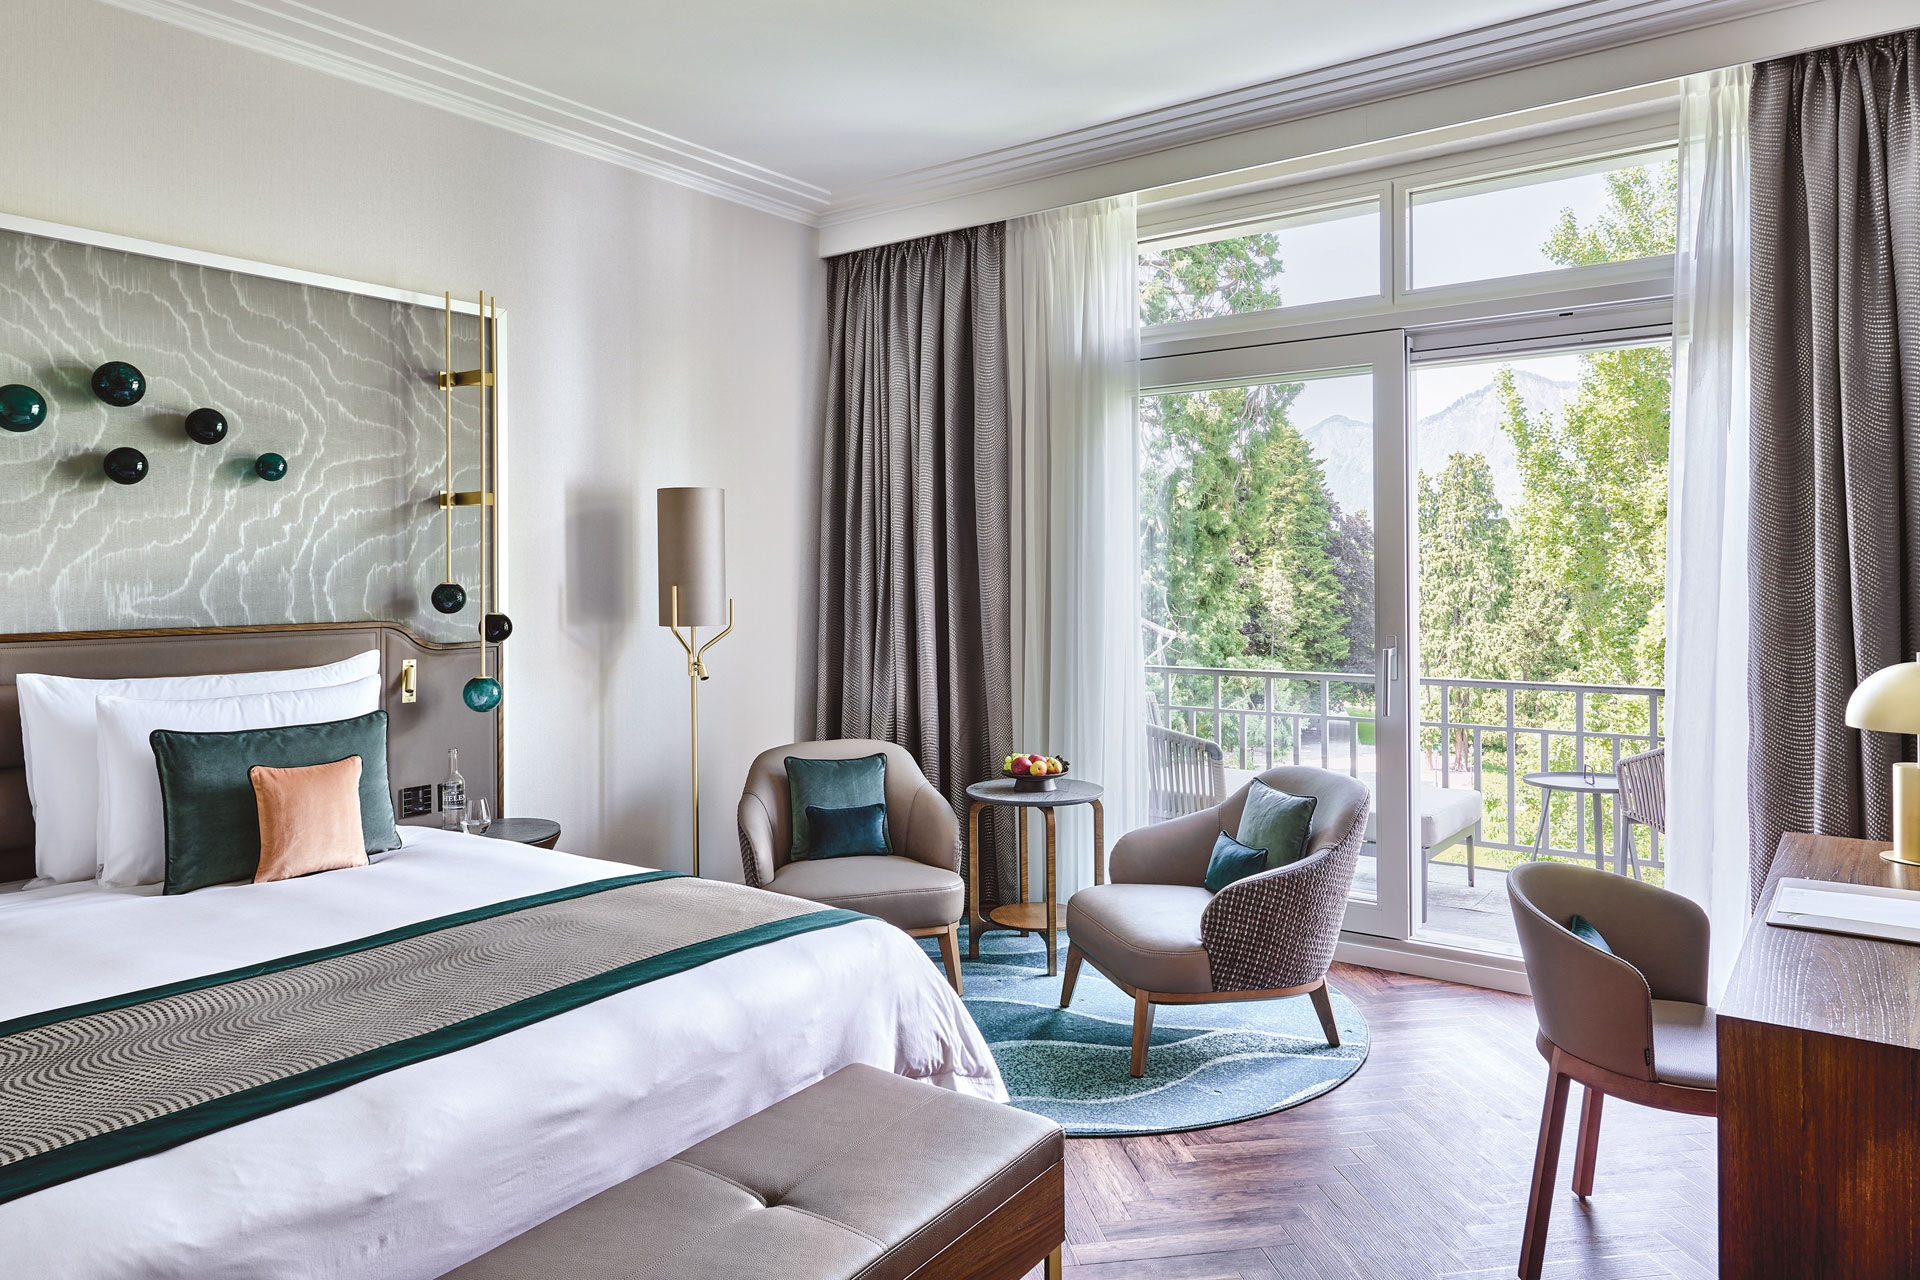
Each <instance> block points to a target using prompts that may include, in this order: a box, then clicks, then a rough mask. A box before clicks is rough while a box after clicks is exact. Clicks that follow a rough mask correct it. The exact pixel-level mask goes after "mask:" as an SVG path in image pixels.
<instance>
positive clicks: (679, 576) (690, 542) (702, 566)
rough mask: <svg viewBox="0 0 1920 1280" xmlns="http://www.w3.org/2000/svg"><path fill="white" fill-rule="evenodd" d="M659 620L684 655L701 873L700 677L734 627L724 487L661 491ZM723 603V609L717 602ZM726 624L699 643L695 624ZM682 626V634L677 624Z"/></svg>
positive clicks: (695, 840) (697, 867)
mask: <svg viewBox="0 0 1920 1280" xmlns="http://www.w3.org/2000/svg"><path fill="white" fill-rule="evenodd" d="M659 532H660V576H659V586H660V625H661V626H663V627H671V628H673V638H674V639H675V640H678V641H679V642H680V647H681V648H682V649H684V650H686V654H687V714H688V721H689V725H690V734H691V745H692V752H691V754H690V757H689V759H690V768H691V771H692V774H693V777H692V787H693V874H694V875H696V876H697V875H699V874H700V682H701V681H702V680H705V679H706V678H707V650H709V649H711V648H713V646H714V645H716V644H718V643H719V642H720V640H721V637H723V636H725V635H726V634H727V633H728V632H729V631H732V630H733V598H732V597H731V596H729V595H728V594H727V495H726V491H725V490H724V489H699V488H683V489H662V490H660V492H659ZM723 603H724V604H725V608H724V609H723V608H722V607H721V606H722V604H723ZM723 616H724V617H725V619H726V626H724V627H722V628H721V629H720V631H719V632H718V633H716V634H715V635H714V636H712V637H711V638H710V639H708V640H707V642H706V643H705V644H702V643H700V637H699V628H701V627H718V626H720V621H721V618H722V617H723ZM683 626H684V627H685V628H686V633H685V634H684V635H683V634H681V631H680V628H681V627H683Z"/></svg>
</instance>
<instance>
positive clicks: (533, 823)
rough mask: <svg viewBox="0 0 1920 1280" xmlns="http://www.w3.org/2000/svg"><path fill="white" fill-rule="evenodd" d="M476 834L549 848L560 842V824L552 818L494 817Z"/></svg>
mask: <svg viewBox="0 0 1920 1280" xmlns="http://www.w3.org/2000/svg"><path fill="white" fill-rule="evenodd" d="M473 834H475V835H477V836H486V837H487V838H488V839H489V840H512V841H515V842H517V843H519V844H530V845H532V846H533V847H534V848H536V849H551V848H553V846H555V845H557V844H559V843H560V824H559V823H557V822H555V821H554V820H553V819H552V818H495V819H494V820H493V821H492V822H491V823H490V824H488V826H487V829H486V830H485V831H476V832H474V833H473Z"/></svg>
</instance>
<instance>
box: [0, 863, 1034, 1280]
mask: <svg viewBox="0 0 1920 1280" xmlns="http://www.w3.org/2000/svg"><path fill="white" fill-rule="evenodd" d="M402 830H403V831H404V832H405V835H406V843H405V846H404V847H403V848H401V849H399V850H397V851H395V852H393V853H391V854H386V855H383V856H380V857H377V858H375V859H374V863H373V865H372V866H370V867H368V868H366V869H365V870H354V871H350V872H339V873H331V874H327V875H320V876H313V877H309V878H307V879H302V880H289V881H283V882H280V883H277V884H265V885H235V886H228V887H223V888H216V889H205V890H201V891H200V892H197V893H191V894H184V895H180V896H177V897H172V898H164V897H159V896H156V892H157V891H156V890H155V889H154V888H152V887H149V888H147V889H107V888H103V887H99V886H81V885H58V886H53V887H50V888H46V889H35V890H27V891H24V892H20V893H13V894H4V895H0V973H3V974H5V975H6V979H5V981H4V982H0V1019H4V1018H12V1017H16V1016H19V1015H21V1014H26V1013H32V1012H36V1011H39V1010H43V1009H49V1008H56V1007H59V1006H62V1005H67V1004H73V1003H76V1002H79V1001H82V1000H90V999H95V998H98V997H102V996H108V995H114V994H118V993H121V992H125V991H130V990H135V989H138V988H142V987H147V986H153V985H156V984H159V983H163V982H170V981H174V980H176V979H181V978H188V977H193V976H196V975H200V974H206V973H212V972H217V971H220V970H224V969H229V968H233V967H236V966H239V965H242V964H247V963H251V962H254V961H259V960H266V959H271V958H273V957H276V956H283V955H287V954H290V953H292V952H295V951H302V950H305V949H307V948H311V947H320V946H325V945H328V944H330V943H334V942H339V941H342V940H345V939H350V938H357V937H364V936H366V935H368V934H371V933H377V932H379V931H380V930H383V929H389V928H394V927H397V926H399V925H403V924H407V923H410V922H413V921H416V920H423V919H427V918H430V917H433V916H437V915H444V914H446V913H448V912H453V911H459V910H462V909H465V908H468V907H474V906H479V905H483V904H485V903H489V902H497V901H500V900H502V899H506V898H513V897H518V896H521V895H523V894H529V893H538V892H541V891H542V890H545V889H550V888H555V887H557V886H560V885H566V884H578V883H582V882H585V881H589V880H596V879H602V878H605V877H607V876H613V875H624V874H629V873H631V872H632V871H634V870H635V868H633V867H631V866H627V865H625V864H620V863H609V862H602V861H598V860H594V859H587V858H579V857H574V856H572V855H570V854H564V853H551V852H547V851H544V850H539V849H533V848H529V847H527V846H522V845H516V844H511V843H508V842H506V841H496V840H486V839H482V838H480V837H477V836H463V835H458V834H451V833H446V832H440V831H434V830H423V829H421V828H403V829H402ZM853 1062H863V1063H868V1064H870V1065H873V1066H876V1067H880V1068H883V1069H885V1070H889V1071H894V1072H897V1073H899V1074H901V1075H906V1076H912V1077H916V1078H918V1079H922V1080H927V1081H930V1082H932V1083H935V1084H940V1085H944V1086H946V1087H949V1088H954V1089H958V1090H961V1091H963V1092H967V1093H972V1094H976V1095H980V1096H983V1097H988V1098H996V1099H1004V1098H1005V1097H1006V1092H1005V1089H1004V1088H1003V1087H1002V1085H1001V1082H1000V1076H999V1073H998V1071H997V1070H996V1069H995V1067H994V1064H993V1057H992V1055H991V1054H990V1053H989V1052H988V1050H987V1046H986V1043H985V1041H984V1040H983V1039H982V1038H981V1036H980V1033H979V1030H978V1029H977V1028H976V1027H975V1026H974V1024H973V1020H972V1019H971V1018H970V1017H969V1016H968V1014H967V1012H966V1009H965V1007H964V1006H963V1005H962V1004H961V1003H960V1001H959V999H958V998H957V997H955V996H954V994H953V992H952V990H951V989H950V988H949V987H948V986H947V985H946V982H945V981H944V979H943V977H942V976H941V973H940V971H939V970H938V969H937V968H936V967H935V966H934V965H932V964H930V963H928V961H927V959H926V957H925V955H924V953H923V952H922V951H921V950H920V948H919V946H918V945H917V944H916V943H915V942H914V941H913V940H912V939H910V938H908V937H907V936H906V935H905V934H903V933H901V932H900V931H899V930H897V929H894V928H892V927H891V926H889V925H885V924H882V923H880V922H878V921H874V922H865V921H863V922H859V923H855V924H849V925H845V926H841V927H837V928H832V929H822V930H817V931H815V932H812V933H807V934H801V935H799V936H796V937H792V938H785V939H782V940H780V941H778V942H774V943H769V944H767V945H765V946H761V947H755V948H751V949H749V950H747V951H744V952H741V953H738V954H735V955H732V956H728V957H726V958H724V959H721V960H717V961H714V962H712V963H710V964H706V965H702V966H700V967H699V968H697V969H693V970H690V971H688V972H686V973H682V974H676V975H674V976H673V977H670V978H664V979H661V980H659V981H657V982H652V983H649V984H647V985H645V986H641V987H637V988H634V989H633V990H630V991H626V992H622V993H620V994H618V995H615V996H611V997H608V998H607V999H604V1000H600V1001H596V1002H594V1003H593V1004H589V1005H586V1006H583V1007H582V1008H579V1009H575V1010H571V1011H569V1012H567V1013H563V1014H560V1015H558V1016H556V1017H553V1018H548V1019H546V1020H545V1021H542V1022H539V1023H536V1024H534V1025H533V1026H529V1027H524V1028H521V1029H520V1030H518V1031H513V1032H509V1033H508V1034H506V1035H503V1036H499V1037H496V1038H495V1039H492V1040H489V1041H486V1042H484V1043H482V1044H478V1045H475V1046H473V1047H472V1048H469V1049H463V1050H460V1051H458V1052H455V1053H450V1054H446V1055H443V1056H441V1057H438V1058H434V1059H431V1060H429V1061H427V1062H421V1063H416V1064H414V1065H412V1066H407V1067H402V1068H400V1069H399V1070H396V1071H390V1072H387V1073H386V1074H384V1075H380V1076H376V1077H374V1078H373V1079H371V1080H367V1081H363V1082H361V1083H360V1084H357V1085H354V1086H352V1087H350V1088H348V1089H345V1090H342V1091H341V1092H339V1093H335V1094H331V1095H329V1096H327V1097H323V1098H318V1099H315V1100H314V1101H312V1102H308V1103H305V1104H302V1105H300V1106H297V1107H292V1108H289V1109H287V1110H284V1111H280V1112H276V1113H274V1114H272V1115H268V1116H263V1117H261V1118H259V1119H257V1120H252V1121H249V1122H248V1123H246V1124H242V1125H238V1126H235V1127H234V1128H231V1129H227V1130H223V1131H221V1132H219V1133H215V1134H210V1135H208V1136H207V1137H204V1138H200V1139H197V1140H195V1141H193V1142H189V1143H186V1144H185V1145H183V1146H179V1147H175V1148H174V1149H172V1150H170V1151H165V1152H162V1153H160V1154H158V1155H154V1156H149V1157H147V1158H145V1159H141V1160H135V1161H132V1162H130V1163H127V1164H123V1165H119V1166H116V1167H114V1168H111V1169H106V1170H103V1171H101V1172H99V1173H95V1174H91V1175H88V1176H87V1177H84V1178H79V1179H76V1180H74V1181H72V1182H67V1183H63V1184H61V1185H59V1186H55V1187H49V1188H47V1189H46V1190H43V1191H38V1192H35V1193H34V1194H32V1195H28V1196H23V1197H21V1198H20V1199H18V1200H14V1201H11V1202H9V1203H6V1204H0V1276H5V1277H16V1276H17V1277H22V1278H23V1280H24V1278H25V1277H34V1278H35V1280H43V1278H44V1280H53V1278H55V1277H81V1278H85V1280H121V1278H123V1277H124V1278H128V1280H131V1278H132V1277H141V1278H142V1280H152V1278H157V1277H194V1278H195V1280H221V1278H224V1277H232V1278H233V1280H272V1278H277V1277H300V1278H301V1280H308V1278H321V1277H325V1278H329V1280H331V1278H335V1277H338V1278H341V1280H348V1278H352V1280H360V1278H362V1277H366V1278H371V1277H380V1278H381V1280H415V1278H417V1280H427V1278H428V1277H434V1276H439V1275H441V1274H442V1273H444V1272H445V1271H447V1270H449V1269H450V1268H452V1267H454V1266H457V1265H458V1264H460V1263H461V1262H464V1261H466V1260H467V1259H469V1258H471V1257H475V1256H477V1255H479V1254H481V1253H483V1252H485V1251H486V1250H487V1249H490V1248H492V1247H493V1246H494V1245H496V1244H498V1243H499V1242H501V1241H503V1240H506V1239H508V1238H510V1237H512V1236H514V1235H517V1234H519V1233H520V1232H522V1231H524V1230H526V1229H527V1228H528V1227H530V1226H532V1225H534V1224H535V1223H537V1222H541V1221H544V1220H545V1219H546V1218H549V1217H551V1216H552V1215H553V1214H555V1213H557V1212H559V1211H560V1210H562V1209H565V1208H567V1207H568V1206H570V1205H573V1204H576V1203H578V1202H579V1201H581V1200H584V1199H586V1198H587V1197H588V1196H590V1195H593V1194H594V1193H596V1192H598V1191H601V1190H603V1189H605V1188H606V1187H609V1186H612V1185H613V1184H614V1183H616V1182H618V1181H621V1180H622V1179H624V1178H628V1177H631V1176H632V1175H633V1174H635V1173H638V1172H639V1171H640V1170H642V1169H645V1168H648V1167H649V1166H651V1165H654V1164H657V1163H658V1162H660V1161H661V1160H664V1159H666V1158H667V1157H669V1156H671V1155H673V1154H675V1153H676V1152H679V1151H681V1150H684V1149H685V1148H686V1147H688V1146H690V1145H691V1144H693V1143H695V1142H698V1141H699V1140H700V1139H702V1138H704V1137H706V1136H708V1135H709V1134H712V1133H716V1132H718V1131H719V1130H721V1129H723V1128H725V1127H726V1126H728V1125H730V1124H732V1123H734V1122H735V1121H736V1120H739V1119H741V1118H743V1117H745V1116H747V1115H750V1114H752V1113H753V1112H755V1111H758V1110H760V1109H762V1108H764V1107H767V1106H769V1105H771V1104H773V1103H774V1102H777V1101H779V1100H780V1099H781V1098H783V1097H786V1096H787V1095H789V1094H791V1093H794V1092H796V1091H797V1090H799V1089H802V1088H804V1087H806V1086H807V1085H808V1084H811V1083H812V1082H813V1081H815V1080H817V1079H820V1078H821V1077H822V1076H825V1075H828V1074H830V1073H831V1072H833V1071H836V1070H838V1069H839V1068H840V1067H842V1066H845V1065H847V1064H848V1063H853Z"/></svg>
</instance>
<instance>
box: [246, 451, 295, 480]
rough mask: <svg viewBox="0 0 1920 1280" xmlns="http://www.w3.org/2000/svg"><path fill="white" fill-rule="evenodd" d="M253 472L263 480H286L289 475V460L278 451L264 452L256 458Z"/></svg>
mask: <svg viewBox="0 0 1920 1280" xmlns="http://www.w3.org/2000/svg"><path fill="white" fill-rule="evenodd" d="M253 474H255V475H257V476H259V477H260V478H261V479H262V480H284V479H286V475H287V460H286V459H285V458H283V457H281V456H280V455H279V454H277V453H263V454H261V455H260V456H259V457H258V458H256V459H254V463H253Z"/></svg>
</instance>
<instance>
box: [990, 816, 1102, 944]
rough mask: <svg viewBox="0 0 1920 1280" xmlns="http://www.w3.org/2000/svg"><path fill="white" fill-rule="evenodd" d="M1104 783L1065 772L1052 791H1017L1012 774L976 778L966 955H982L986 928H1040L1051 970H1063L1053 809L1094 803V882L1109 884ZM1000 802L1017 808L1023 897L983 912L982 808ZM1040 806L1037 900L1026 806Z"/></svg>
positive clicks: (1030, 930)
mask: <svg viewBox="0 0 1920 1280" xmlns="http://www.w3.org/2000/svg"><path fill="white" fill-rule="evenodd" d="M1103 794H1104V790H1103V788H1101V787H1100V786H1098V785H1097V784H1095V783H1092V782H1083V781H1081V780H1080V779H1078V778H1061V779H1059V780H1058V781H1057V782H1055V783H1054V784H1053V790H1051V791H1018V790H1015V789H1014V785H1013V779H1012V778H996V779H994V780H993V781H991V782H976V783H974V784H973V785H972V786H970V787H968V788H967V797H968V798H969V799H970V800H972V801H973V803H972V804H971V805H969V806H968V808H967V958H968V959H970V960H977V959H979V958H980V935H981V934H982V933H984V932H986V931H987V930H988V929H1018V930H1020V931H1021V932H1037V933H1040V934H1041V935H1042V936H1044V937H1045V938H1046V940H1047V976H1048V977H1053V976H1055V975H1056V974H1058V973H1059V971H1060V968H1059V955H1058V950H1059V938H1058V937H1057V935H1058V933H1059V931H1060V926H1061V921H1060V918H1059V908H1058V907H1057V906H1056V905H1055V904H1054V894H1055V891H1056V889H1057V880H1058V877H1057V873H1056V863H1055V858H1056V856H1057V848H1056V846H1057V843H1058V837H1057V835H1056V832H1055V827H1054V818H1053V811H1054V810H1055V809H1060V808H1064V807H1066V806H1068V805H1076V804H1089V805H1092V806H1093V882H1094V883H1095V884H1105V883H1106V880H1107V872H1106V861H1107V858H1106V847H1105V846H1106V811H1105V810H1103V809H1102V808H1101V807H1100V797H1101V795H1103ZM990 804H991V805H1000V806H1004V807H1006V808H1010V809H1012V810H1013V811H1014V813H1015V814H1016V817H1015V821H1016V822H1018V823H1019V832H1020V899H1021V900H1020V901H1019V902H1008V903H1003V904H1002V905H1000V906H997V907H995V908H994V909H993V910H992V911H991V912H989V913H987V915H986V916H984V917H983V916H982V915H981V914H980V811H981V810H982V809H984V808H986V807H987V806H988V805H990ZM1029 809H1038V810H1040V813H1041V816H1042V817H1044V818H1045V819H1046V824H1047V836H1046V866H1047V870H1046V881H1047V883H1046V886H1045V890H1044V892H1043V894H1042V896H1041V899H1040V901H1038V902H1028V901H1027V900H1026V897H1027V810H1029Z"/></svg>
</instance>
